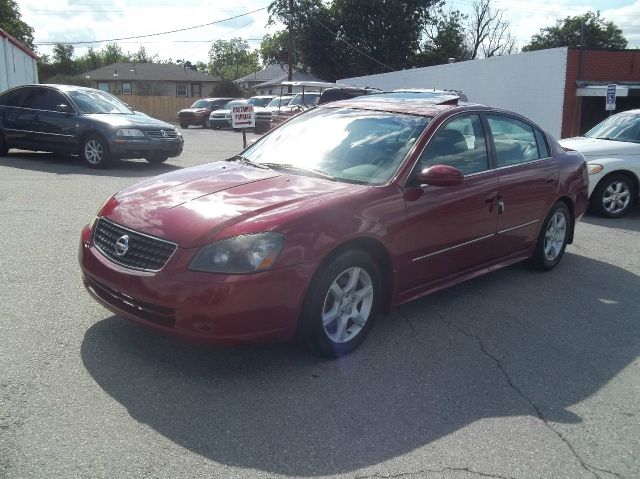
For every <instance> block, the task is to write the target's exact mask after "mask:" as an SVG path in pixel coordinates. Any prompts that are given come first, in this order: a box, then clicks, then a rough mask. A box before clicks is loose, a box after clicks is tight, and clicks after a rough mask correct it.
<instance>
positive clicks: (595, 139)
mask: <svg viewBox="0 0 640 479" xmlns="http://www.w3.org/2000/svg"><path fill="white" fill-rule="evenodd" d="M560 144H561V145H562V146H564V147H565V148H570V149H572V150H577V151H579V152H580V153H582V154H583V155H584V156H585V158H586V159H587V164H588V168H589V202H590V204H591V207H592V208H593V209H594V210H595V211H596V212H597V213H598V214H600V215H601V216H604V217H607V218H619V217H621V216H623V215H624V214H626V213H627V212H628V211H629V210H630V209H631V208H632V207H633V206H634V205H635V204H636V202H637V200H638V191H640V188H638V186H639V184H640V110H629V111H625V112H622V113H617V114H615V115H612V116H610V117H609V118H607V119H606V120H604V121H603V122H601V123H599V124H598V125H596V126H594V127H593V128H592V129H591V130H589V131H588V132H587V133H585V134H584V136H579V137H574V138H567V139H564V140H560Z"/></svg>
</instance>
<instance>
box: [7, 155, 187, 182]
mask: <svg viewBox="0 0 640 479" xmlns="http://www.w3.org/2000/svg"><path fill="white" fill-rule="evenodd" d="M168 161H171V158H170V159H169V160H168ZM0 166H6V167H9V168H16V169H21V170H31V171H40V172H43V173H54V174H56V175H91V176H112V177H122V178H138V177H147V176H155V175H159V174H162V173H168V172H170V171H175V170H179V169H182V168H183V167H182V166H176V165H172V164H170V163H160V164H157V165H154V164H150V163H148V162H147V161H145V160H116V161H113V162H112V164H111V165H110V166H109V168H105V169H95V170H94V169H92V168H89V167H88V166H86V165H85V164H84V163H83V161H82V160H81V159H80V157H78V156H72V155H59V154H54V153H41V152H31V151H28V152H27V151H15V150H14V151H11V152H9V154H8V155H6V156H2V157H0Z"/></svg>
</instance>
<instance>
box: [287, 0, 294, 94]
mask: <svg viewBox="0 0 640 479" xmlns="http://www.w3.org/2000/svg"><path fill="white" fill-rule="evenodd" d="M287 49H288V50H289V51H288V62H289V75H288V76H287V79H288V80H289V81H292V80H293V0H289V45H288V47H287ZM287 92H289V93H291V92H292V87H291V85H289V86H288V87H287Z"/></svg>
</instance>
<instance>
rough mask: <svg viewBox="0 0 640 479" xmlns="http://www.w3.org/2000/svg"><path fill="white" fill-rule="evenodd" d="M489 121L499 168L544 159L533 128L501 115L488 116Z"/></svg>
mask: <svg viewBox="0 0 640 479" xmlns="http://www.w3.org/2000/svg"><path fill="white" fill-rule="evenodd" d="M487 121H488V123H489V128H490V129H491V136H492V137H493V143H494V145H495V149H496V165H497V167H498V168H500V167H503V166H512V165H519V164H521V163H526V162H528V161H534V160H537V159H539V158H542V156H541V155H540V152H539V151H538V142H537V140H536V134H535V133H534V130H533V126H531V125H529V124H528V123H525V122H524V121H520V120H517V119H515V118H511V117H507V116H499V115H487ZM546 156H548V155H545V157H546Z"/></svg>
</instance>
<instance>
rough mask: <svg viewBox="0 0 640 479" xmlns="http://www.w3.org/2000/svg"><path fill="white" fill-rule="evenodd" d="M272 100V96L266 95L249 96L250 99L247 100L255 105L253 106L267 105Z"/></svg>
mask: <svg viewBox="0 0 640 479" xmlns="http://www.w3.org/2000/svg"><path fill="white" fill-rule="evenodd" d="M271 100H272V98H271V97H266V98H255V97H254V98H249V101H248V102H247V103H248V104H249V105H253V106H267V104H268V103H269V102H270V101H271Z"/></svg>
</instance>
